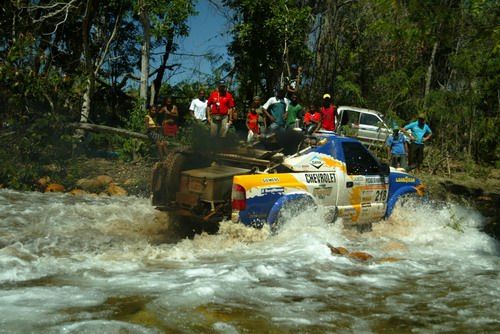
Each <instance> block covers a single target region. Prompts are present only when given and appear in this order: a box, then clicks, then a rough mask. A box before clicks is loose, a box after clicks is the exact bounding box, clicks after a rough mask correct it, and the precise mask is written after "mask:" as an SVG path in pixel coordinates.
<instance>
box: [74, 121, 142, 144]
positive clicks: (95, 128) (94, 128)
mask: <svg viewBox="0 0 500 334" xmlns="http://www.w3.org/2000/svg"><path fill="white" fill-rule="evenodd" d="M68 126H69V127H72V128H75V129H82V130H86V131H91V132H104V133H112V134H116V135H120V136H125V137H132V138H137V139H142V140H149V138H148V136H147V135H145V134H143V133H139V132H134V131H129V130H125V129H120V128H114V127H111V126H106V125H97V124H90V123H69V124H68Z"/></svg>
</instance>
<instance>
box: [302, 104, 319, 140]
mask: <svg viewBox="0 0 500 334" xmlns="http://www.w3.org/2000/svg"><path fill="white" fill-rule="evenodd" d="M320 126H321V113H320V112H319V110H318V107H317V105H316V104H315V103H311V105H310V106H309V109H308V110H307V111H306V113H305V115H304V129H305V132H306V134H307V135H312V134H313V133H314V132H316V131H318V129H319V128H320Z"/></svg>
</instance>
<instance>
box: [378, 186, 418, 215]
mask: <svg viewBox="0 0 500 334" xmlns="http://www.w3.org/2000/svg"><path fill="white" fill-rule="evenodd" d="M412 193H414V194H418V192H417V189H416V188H415V187H413V186H407V187H401V188H399V189H398V190H397V191H396V192H395V193H394V194H392V195H391V197H390V198H389V200H388V201H387V209H386V210H385V218H388V217H389V216H390V215H391V214H392V210H394V206H395V205H396V202H397V201H398V199H399V197H401V196H403V195H406V194H412Z"/></svg>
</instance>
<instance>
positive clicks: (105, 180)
mask: <svg viewBox="0 0 500 334" xmlns="http://www.w3.org/2000/svg"><path fill="white" fill-rule="evenodd" d="M95 180H96V182H97V183H99V184H100V185H101V186H107V185H109V184H110V183H111V182H113V178H112V177H111V176H108V175H99V176H96V177H95Z"/></svg>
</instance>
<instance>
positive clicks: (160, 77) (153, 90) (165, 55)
mask: <svg viewBox="0 0 500 334" xmlns="http://www.w3.org/2000/svg"><path fill="white" fill-rule="evenodd" d="M173 47H174V32H173V31H170V32H169V35H168V39H167V44H166V45H165V52H164V53H163V57H162V61H161V64H160V67H159V68H158V71H157V72H156V78H155V79H154V81H153V86H154V87H151V97H150V103H151V104H154V103H155V101H156V100H157V95H158V94H159V93H160V88H161V82H162V81H163V76H164V75H165V70H166V69H167V61H168V58H169V57H170V53H171V52H172V48H173Z"/></svg>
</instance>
